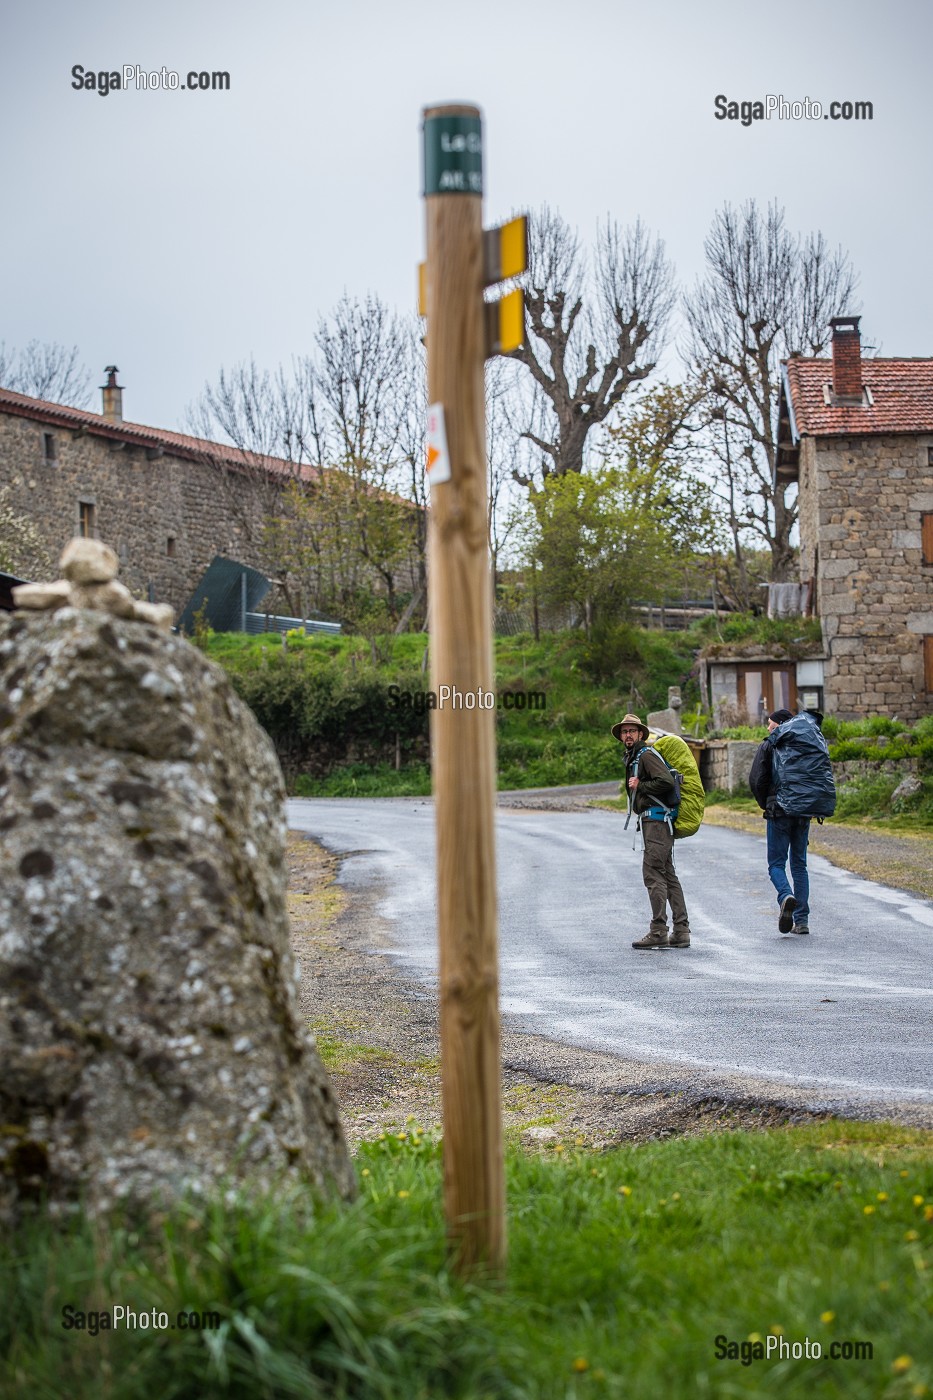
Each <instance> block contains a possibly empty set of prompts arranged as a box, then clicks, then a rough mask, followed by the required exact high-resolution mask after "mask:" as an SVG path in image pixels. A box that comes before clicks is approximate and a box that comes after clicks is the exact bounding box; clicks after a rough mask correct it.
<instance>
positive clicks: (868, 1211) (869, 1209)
mask: <svg viewBox="0 0 933 1400" xmlns="http://www.w3.org/2000/svg"><path fill="white" fill-rule="evenodd" d="M874 1213H875V1207H874V1206H863V1207H862V1214H863V1215H874Z"/></svg>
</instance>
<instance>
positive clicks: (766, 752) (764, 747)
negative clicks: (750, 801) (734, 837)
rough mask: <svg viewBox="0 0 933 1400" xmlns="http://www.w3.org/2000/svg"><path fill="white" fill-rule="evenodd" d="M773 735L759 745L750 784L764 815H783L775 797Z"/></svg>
mask: <svg viewBox="0 0 933 1400" xmlns="http://www.w3.org/2000/svg"><path fill="white" fill-rule="evenodd" d="M770 739H771V736H770V734H769V735H768V738H767V739H765V740H764V742H763V743H761V744H759V745H758V752H757V753H756V754H755V757H754V758H753V759H752V766H751V768H750V769H749V772H748V786H749V787H750V788H751V790H752V797H754V799H755V801H756V802H757V803H758V806H759V807H760V808H761V811H762V815H763V816H764V817H766V818H767V817H773V816H776V815H777V816H780V815H782V813H781V809H780V807H779V806H778V804H777V802H776V801H775V797H774V777H773V766H772V761H771V760H772V757H773V754H774V749H773V748H772V746H771V743H770Z"/></svg>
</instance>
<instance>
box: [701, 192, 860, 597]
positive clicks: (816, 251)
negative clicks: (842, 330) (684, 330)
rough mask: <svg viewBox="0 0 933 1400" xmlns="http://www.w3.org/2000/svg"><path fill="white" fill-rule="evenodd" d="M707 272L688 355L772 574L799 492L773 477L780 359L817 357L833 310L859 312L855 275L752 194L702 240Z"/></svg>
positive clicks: (724, 461) (741, 512) (738, 511)
mask: <svg viewBox="0 0 933 1400" xmlns="http://www.w3.org/2000/svg"><path fill="white" fill-rule="evenodd" d="M704 247H705V251H706V266H707V271H706V275H705V277H704V278H703V279H702V280H700V281H698V282H697V285H696V287H695V289H694V291H693V293H692V294H691V295H689V296H688V297H687V298H686V300H685V314H686V320H687V327H688V334H689V351H688V353H689V356H690V359H691V361H692V366H693V369H694V371H695V373H696V374H697V375H698V377H699V379H700V382H701V384H702V385H703V387H704V388H705V390H706V392H707V394H708V395H709V400H710V406H711V421H712V422H713V423H715V424H716V425H717V431H716V433H715V434H714V435H713V438H712V442H713V451H714V454H715V457H716V459H717V460H718V463H719V469H720V476H721V479H722V481H723V484H724V492H723V494H724V497H725V499H726V501H727V503H728V505H729V509H730V511H731V516H732V520H731V527H732V531H733V535H734V538H735V539H736V541H738V539H739V536H740V534H741V533H742V532H743V531H750V532H752V533H753V534H754V535H756V536H758V538H759V540H760V541H762V542H763V543H764V544H765V545H766V546H767V548H768V549H769V550H770V552H771V561H772V564H771V568H772V578H773V579H774V580H781V579H786V578H787V577H788V576H789V574H790V573H791V572H792V568H793V562H794V551H793V547H792V546H791V543H790V536H791V532H792V530H793V527H794V524H795V522H796V520H797V503H796V498H795V497H792V499H790V500H788V499H787V492H786V491H785V489H784V488H779V489H777V490H775V488H774V485H773V479H772V463H773V460H774V448H775V439H774V434H775V431H776V409H777V396H778V387H779V382H780V368H779V366H780V361H781V360H782V359H787V358H788V357H789V356H791V355H793V354H809V355H818V354H819V353H820V351H821V350H823V349H824V347H825V346H826V343H827V340H828V338H829V319H830V317H831V316H834V315H839V314H843V313H848V312H851V311H852V310H853V309H854V307H853V305H852V301H853V297H854V294H855V289H856V285H857V278H856V276H855V273H854V272H853V270H852V266H851V263H850V261H849V257H848V254H846V253H844V252H843V251H842V249H841V248H837V249H836V250H835V251H831V250H830V249H829V248H828V247H827V244H826V241H825V239H824V237H823V235H822V234H821V233H811V234H808V235H806V236H802V235H799V234H792V233H790V232H789V231H788V229H787V228H786V227H785V224H784V211H783V209H779V208H778V207H777V205H770V206H769V207H768V210H767V212H762V211H761V210H760V209H759V208H758V206H757V205H756V203H755V202H754V200H752V201H750V202H749V203H747V204H745V205H743V206H742V208H741V209H738V210H736V209H733V208H732V207H731V206H730V205H728V204H727V205H725V206H724V207H723V208H722V209H721V210H720V211H719V213H717V214H716V216H715V218H714V220H713V224H712V228H711V229H710V232H709V235H708V237H707V239H706V242H705V244H704Z"/></svg>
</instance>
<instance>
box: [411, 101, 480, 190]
mask: <svg viewBox="0 0 933 1400" xmlns="http://www.w3.org/2000/svg"><path fill="white" fill-rule="evenodd" d="M424 192H425V194H426V195H429V194H482V193H483V127H482V122H481V120H480V118H479V117H427V118H426V119H425V123H424Z"/></svg>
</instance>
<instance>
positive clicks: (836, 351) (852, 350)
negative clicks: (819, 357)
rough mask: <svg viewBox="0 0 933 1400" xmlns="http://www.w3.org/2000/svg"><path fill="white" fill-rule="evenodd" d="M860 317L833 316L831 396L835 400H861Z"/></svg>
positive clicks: (831, 322) (831, 323)
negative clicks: (832, 395) (833, 396)
mask: <svg viewBox="0 0 933 1400" xmlns="http://www.w3.org/2000/svg"><path fill="white" fill-rule="evenodd" d="M861 319H862V318H861V316H833V318H832V320H831V321H830V323H829V324H830V325H831V326H832V328H833V394H834V395H835V397H836V398H837V399H854V400H856V401H857V402H859V403H861V400H862V351H861V336H860V335H859V328H858V323H859V321H860V320H861Z"/></svg>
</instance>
